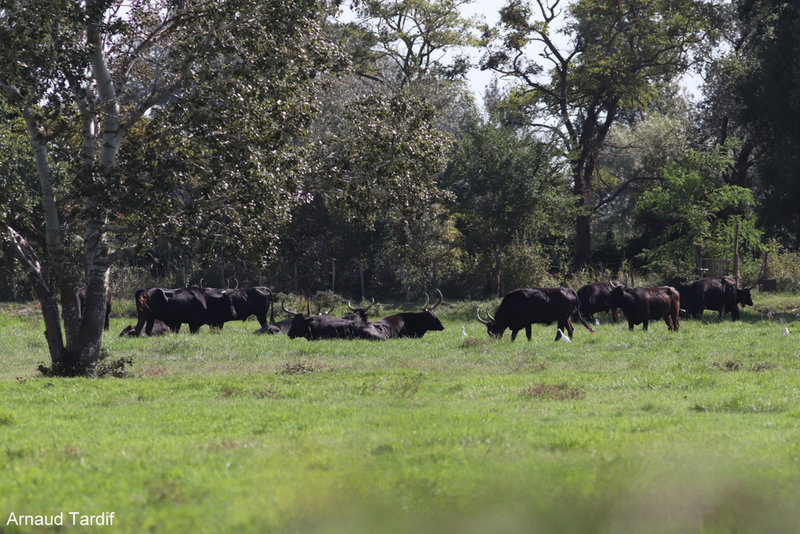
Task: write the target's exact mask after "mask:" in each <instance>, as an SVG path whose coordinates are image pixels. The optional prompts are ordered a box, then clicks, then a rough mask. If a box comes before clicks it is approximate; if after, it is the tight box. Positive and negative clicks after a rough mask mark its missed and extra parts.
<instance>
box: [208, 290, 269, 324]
mask: <svg viewBox="0 0 800 534" xmlns="http://www.w3.org/2000/svg"><path fill="white" fill-rule="evenodd" d="M223 293H224V294H225V296H226V297H227V298H228V299H229V300H230V303H231V305H232V310H233V312H231V308H230V307H227V306H225V307H224V308H220V312H219V313H218V314H217V317H216V321H215V322H213V323H211V326H212V327H215V328H222V326H223V324H224V323H225V322H227V321H233V320H235V319H241V320H242V321H244V320H245V319H247V318H248V317H250V316H251V315H255V316H256V319H258V323H259V324H260V325H261V327H262V328H263V327H265V326H266V325H267V316H268V315H269V310H270V306H271V305H272V291H271V290H270V289H269V288H268V287H248V288H242V289H227V290H225V291H223Z"/></svg>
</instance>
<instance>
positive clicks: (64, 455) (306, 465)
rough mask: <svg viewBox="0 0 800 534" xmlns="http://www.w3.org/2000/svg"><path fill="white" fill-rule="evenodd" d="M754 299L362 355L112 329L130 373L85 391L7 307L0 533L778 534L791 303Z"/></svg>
mask: <svg viewBox="0 0 800 534" xmlns="http://www.w3.org/2000/svg"><path fill="white" fill-rule="evenodd" d="M757 302H758V306H757V307H756V309H752V308H748V309H747V311H746V312H745V313H744V314H743V320H742V321H740V322H739V323H732V322H729V321H724V322H722V323H720V322H718V321H717V320H716V318H715V317H714V316H713V315H712V314H711V313H707V315H706V317H705V318H704V320H703V321H684V322H683V323H682V325H681V330H680V331H679V332H677V333H670V332H668V331H667V327H666V325H664V324H663V323H655V324H651V326H650V330H649V331H648V332H644V331H642V330H641V328H640V327H637V329H636V330H635V331H633V332H629V331H628V329H627V326H626V325H624V324H622V323H619V324H616V325H615V324H607V323H604V324H602V325H600V326H599V327H598V328H597V333H596V334H590V333H589V332H588V331H586V330H585V329H583V328H582V327H576V331H575V335H574V337H573V340H572V343H565V342H557V343H556V342H553V341H552V340H553V338H554V337H555V326H554V325H553V326H549V327H545V326H536V327H534V338H533V340H532V341H531V342H527V341H526V340H525V339H524V336H521V337H520V338H518V339H517V340H516V341H515V342H513V343H512V342H511V341H510V340H509V336H508V334H506V336H505V338H504V339H502V340H499V341H490V340H489V339H488V337H487V336H486V332H485V329H484V327H483V326H482V325H480V324H478V323H477V321H475V320H474V319H473V317H474V308H473V306H474V304H475V303H469V304H465V305H452V306H449V307H447V306H446V305H443V306H442V308H441V313H440V316H441V317H442V318H443V319H444V322H445V326H446V330H445V331H443V332H433V333H429V334H428V335H426V336H425V337H424V338H422V339H417V340H412V339H407V340H392V341H389V342H382V343H379V342H367V341H329V342H313V343H312V342H307V341H305V340H289V339H287V338H286V337H268V336H257V335H253V334H252V333H251V332H252V330H255V329H256V327H257V324H256V323H254V322H250V321H248V322H246V323H240V322H238V323H229V324H227V325H226V326H225V329H224V331H223V332H210V331H209V330H208V329H207V328H206V327H204V328H203V329H202V330H201V332H200V333H199V334H197V335H189V334H188V333H181V334H178V335H172V336H166V337H162V338H157V339H123V338H117V337H116V336H115V335H114V333H115V332H118V331H119V330H121V329H122V327H123V326H124V325H125V324H127V322H129V320H128V319H126V318H115V319H113V321H112V329H111V335H109V337H108V338H107V339H106V347H107V349H108V351H109V354H110V357H111V358H121V357H130V358H131V359H132V361H133V364H132V366H131V367H130V369H129V371H130V374H131V378H127V379H104V380H88V379H53V378H43V377H40V376H37V373H36V371H35V367H36V364H37V362H39V361H46V360H47V354H46V345H45V343H44V337H43V335H42V326H41V323H40V322H39V319H38V317H37V316H36V315H35V313H31V312H28V311H27V310H8V309H6V310H4V312H3V313H2V314H0V335H2V339H3V340H4V348H3V351H2V357H1V358H0V378H1V379H0V521H2V522H0V530H4V531H6V532H16V531H18V530H19V531H24V532H27V531H30V530H32V529H25V528H22V529H17V528H16V527H14V526H13V525H7V524H6V522H7V519H8V517H9V514H10V513H12V512H13V513H15V514H17V515H20V514H54V513H59V512H61V511H65V512H69V511H79V512H82V513H87V514H100V513H102V512H112V511H113V512H115V524H114V531H116V532H142V531H148V530H151V531H157V532H184V531H196V532H326V533H327V532H337V533H338V532H347V533H352V532H377V531H380V532H426V531H430V532H445V533H447V532H467V533H469V532H476V533H482V532H500V531H502V532H511V533H513V532H682V533H683V532H776V531H779V532H780V531H783V532H785V531H793V530H796V528H797V527H796V526H797V525H798V524H800V512H798V510H797V508H796V503H797V502H798V498H800V460H799V459H800V445H798V443H800V440H798V438H800V344H799V343H798V342H797V340H798V339H800V323H798V322H797V321H796V318H795V315H794V314H795V313H796V311H795V310H794V306H796V305H797V303H798V299H797V298H796V297H794V296H792V295H778V296H772V297H769V299H766V298H765V297H764V296H761V298H757ZM770 310H772V311H773V314H772V319H768V318H767V315H766V314H767V312H768V311H770ZM602 319H603V318H602V317H601V320H602ZM462 326H463V327H464V328H465V330H466V332H467V338H466V339H463V338H462ZM784 328H788V329H789V332H790V333H789V334H788V335H784V333H783V332H784ZM33 530H35V529H33ZM85 530H87V531H88V530H92V531H96V530H97V527H90V528H86V529H85ZM76 531H81V528H77V529H76Z"/></svg>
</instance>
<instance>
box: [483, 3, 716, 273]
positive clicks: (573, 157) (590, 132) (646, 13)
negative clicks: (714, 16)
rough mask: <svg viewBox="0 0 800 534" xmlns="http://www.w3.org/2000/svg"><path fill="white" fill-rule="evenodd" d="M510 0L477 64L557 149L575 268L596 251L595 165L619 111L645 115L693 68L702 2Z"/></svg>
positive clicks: (703, 19) (701, 29)
mask: <svg viewBox="0 0 800 534" xmlns="http://www.w3.org/2000/svg"><path fill="white" fill-rule="evenodd" d="M535 6H536V7H534V5H533V3H532V2H528V1H525V0H510V1H509V2H508V3H507V4H506V5H505V6H504V7H503V8H502V9H501V10H500V23H499V26H498V27H497V28H496V30H495V32H496V35H495V36H494V40H493V42H492V44H491V45H490V47H489V49H488V51H487V53H486V55H485V57H484V59H483V62H482V68H484V69H492V70H494V71H496V72H498V73H500V74H501V75H503V76H505V77H508V78H510V79H512V80H514V82H515V83H514V85H513V87H512V89H511V91H510V94H509V97H508V105H509V106H512V107H515V108H517V109H518V110H519V111H520V113H519V114H518V115H517V117H518V118H520V119H521V120H523V121H525V122H526V123H527V124H528V125H529V126H530V127H532V128H534V129H536V130H538V131H545V132H549V133H550V134H551V135H553V136H554V138H556V139H558V140H559V142H560V146H561V150H562V155H563V157H564V158H567V159H568V161H569V163H570V165H571V169H572V171H571V174H572V181H573V190H574V193H575V194H576V195H577V197H578V205H579V207H580V209H581V211H580V213H579V215H578V216H577V217H576V220H575V235H576V238H575V262H576V264H577V265H583V264H585V263H587V262H588V261H589V259H590V257H591V253H592V238H591V236H592V220H593V217H594V213H595V212H596V210H597V209H599V207H600V206H599V204H598V202H597V198H596V197H595V179H596V175H597V158H598V155H599V154H600V151H601V150H602V148H603V145H604V143H605V142H606V139H607V138H608V135H609V132H610V131H611V128H612V126H613V125H614V123H615V122H616V121H617V120H618V118H619V117H620V116H621V115H622V114H629V113H632V112H635V111H638V110H643V109H646V108H647V106H648V105H649V104H650V102H651V101H652V100H653V98H654V97H655V96H657V95H658V90H657V86H658V84H661V83H665V82H668V81H670V80H672V79H673V78H675V77H676V76H678V75H679V74H681V73H682V72H683V71H684V70H685V69H686V68H687V67H688V65H689V63H690V59H691V55H690V52H691V50H692V47H694V46H695V45H697V44H698V43H699V42H700V41H701V38H702V37H703V35H704V29H705V28H706V27H707V25H708V22H707V20H708V15H709V13H708V12H707V10H706V9H705V7H706V6H704V3H703V2H702V1H699V0H611V1H606V0H577V1H575V2H573V3H571V4H570V5H569V6H568V7H562V2H561V1H560V0H551V1H549V2H548V1H537V2H536V4H535Z"/></svg>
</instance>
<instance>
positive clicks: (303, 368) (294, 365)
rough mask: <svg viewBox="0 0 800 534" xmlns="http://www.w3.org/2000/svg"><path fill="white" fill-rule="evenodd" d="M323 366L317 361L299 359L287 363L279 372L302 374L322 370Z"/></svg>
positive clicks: (283, 373)
mask: <svg viewBox="0 0 800 534" xmlns="http://www.w3.org/2000/svg"><path fill="white" fill-rule="evenodd" d="M324 368H325V366H324V365H323V364H321V363H319V362H310V361H306V360H303V361H300V362H290V363H287V364H286V366H285V367H284V368H283V370H282V371H280V372H279V374H282V375H303V374H306V373H318V372H320V371H322V370H324Z"/></svg>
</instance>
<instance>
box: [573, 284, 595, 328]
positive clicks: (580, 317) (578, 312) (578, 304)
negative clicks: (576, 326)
mask: <svg viewBox="0 0 800 534" xmlns="http://www.w3.org/2000/svg"><path fill="white" fill-rule="evenodd" d="M570 291H572V294H573V295H575V302H576V306H575V311H574V312H573V314H572V315H573V317H575V318H576V319H577V320H578V321H580V323H581V324H582V325H583V326H585V327H586V329H587V330H588V331H589V332H591V333H592V334H594V328H592V325H590V324H589V322H588V321H587V320H586V319H584V318H583V314H582V313H581V298H580V297H579V296H578V293H577V292H576V291H575V290H574V289H570Z"/></svg>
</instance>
